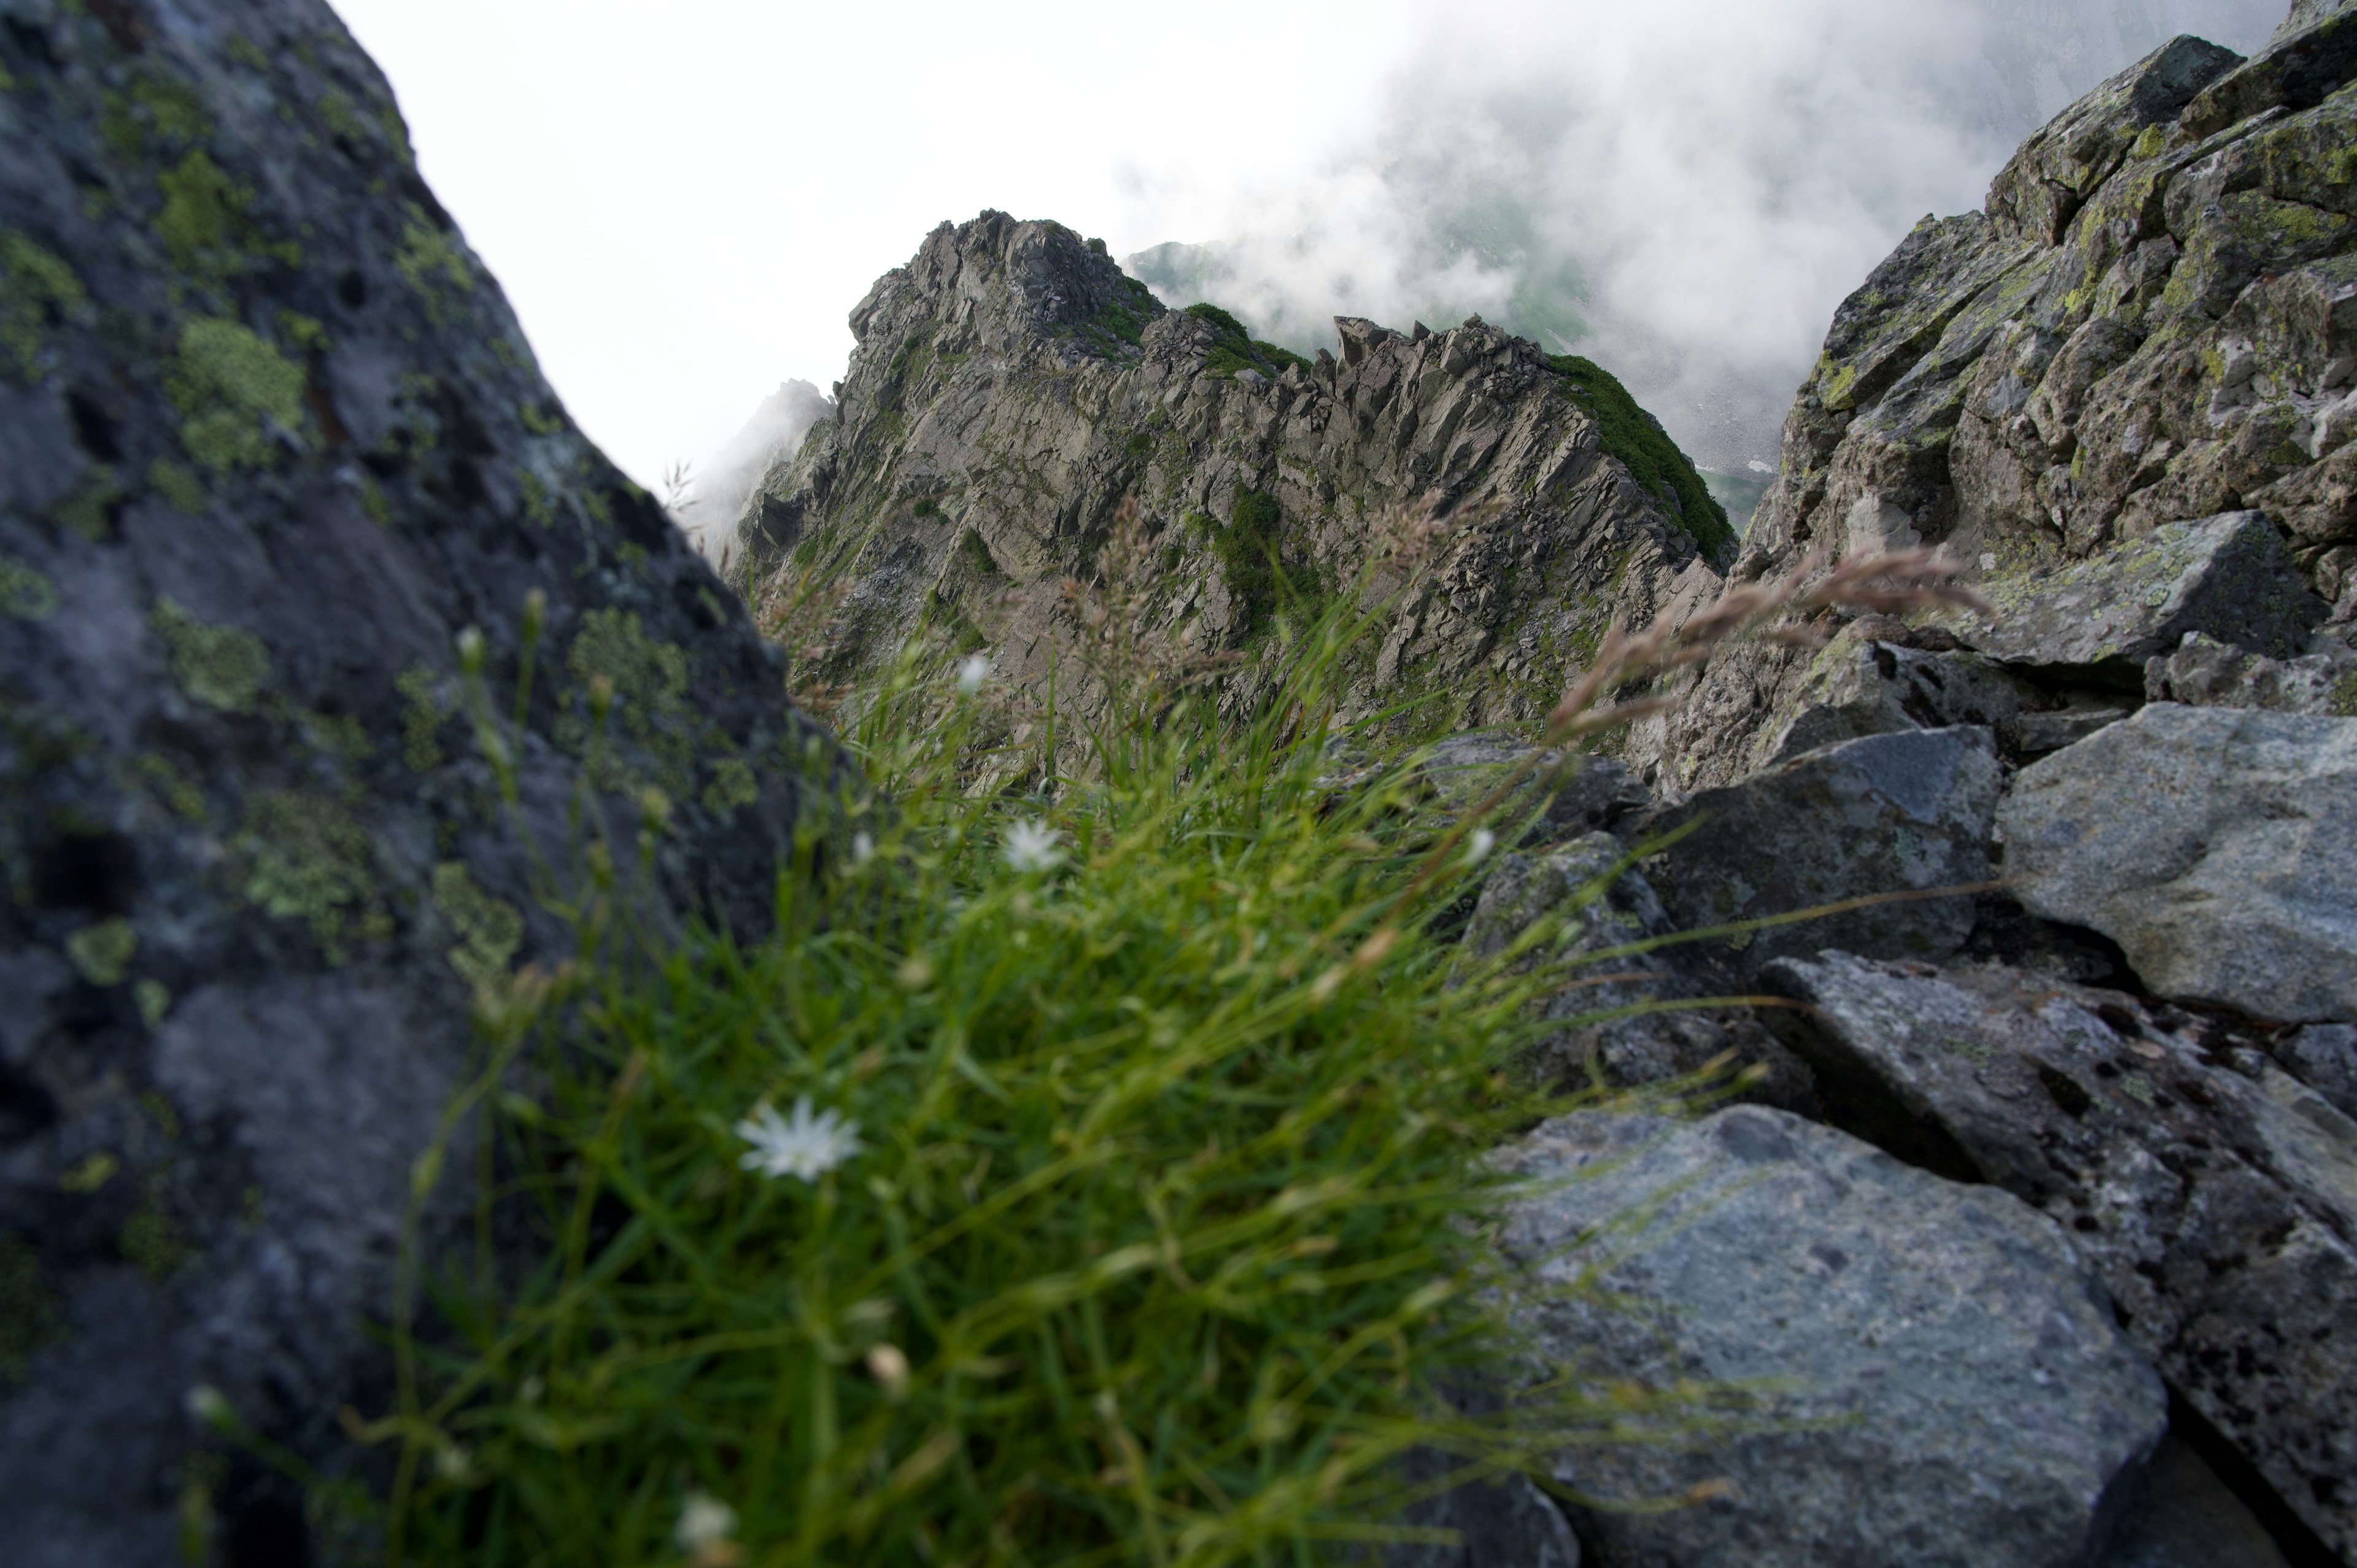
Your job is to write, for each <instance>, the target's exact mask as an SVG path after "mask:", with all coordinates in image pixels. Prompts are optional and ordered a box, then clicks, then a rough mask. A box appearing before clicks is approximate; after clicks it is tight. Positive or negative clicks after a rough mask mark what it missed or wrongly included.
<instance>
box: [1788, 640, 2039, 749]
mask: <svg viewBox="0 0 2357 1568" xmlns="http://www.w3.org/2000/svg"><path fill="white" fill-rule="evenodd" d="M1909 636H1910V628H1907V627H1905V626H1903V625H1900V624H1898V623H1896V622H1893V621H1891V620H1890V619H1889V618H1888V617H1882V616H1869V617H1866V618H1861V619H1859V620H1857V621H1855V622H1853V623H1851V624H1850V625H1849V626H1847V627H1845V628H1842V630H1841V631H1840V633H1839V634H1837V635H1836V636H1835V638H1834V639H1833V640H1832V641H1831V642H1830V643H1828V644H1826V645H1825V648H1824V650H1823V651H1822V652H1820V653H1819V654H1818V655H1817V657H1816V658H1815V659H1814V660H1812V661H1811V663H1810V665H1809V669H1808V672H1807V673H1806V674H1805V675H1804V676H1803V678H1802V680H1801V682H1800V686H1799V689H1798V690H1796V691H1795V692H1793V693H1792V694H1791V695H1790V696H1789V697H1787V698H1786V699H1785V701H1784V703H1783V704H1782V705H1781V712H1780V714H1778V716H1777V718H1776V719H1774V720H1773V721H1771V722H1770V725H1768V726H1767V727H1766V728H1765V729H1764V731H1763V732H1762V742H1761V748H1762V750H1763V752H1764V753H1765V755H1764V756H1763V757H1761V758H1760V760H1761V761H1762V762H1763V763H1777V762H1786V761H1790V760H1791V759H1792V758H1793V757H1799V756H1801V755H1802V754H1803V753H1804V752H1809V751H1813V750H1815V749H1816V748H1817V747H1819V746H1831V745H1833V744H1834V743H1835V742H1836V741H1844V740H1857V739H1859V738H1861V737H1863V736H1869V735H1891V734H1896V733H1898V732H1900V731H1901V730H1910V729H1945V728H1948V727H1950V726H1952V725H1983V726H1985V727H1986V728H1989V729H1993V730H1996V731H1997V733H1998V735H1999V737H2000V739H2002V738H2003V736H2005V734H2006V733H2007V730H2009V729H2010V727H2011V726H2012V725H2013V724H2014V723H2015V722H2016V720H2017V719H2018V717H2019V716H2020V715H2022V714H2027V713H2036V712H2039V711H2040V710H2043V709H2044V708H2046V707H2048V706H2049V705H2050V704H2049V702H2048V700H2047V698H2046V696H2045V694H2044V693H2041V692H2040V691H2038V690H2037V688H2035V687H2033V686H2031V685H2030V684H2029V682H2025V681H2023V680H2022V679H2021V678H2020V677H2018V676H2017V675H2015V674H2013V673H2011V672H2010V671H2007V670H2006V669H2005V668H2004V667H2003V666H2002V665H1999V664H1997V663H1996V661H1994V660H1988V659H1985V658H1983V657H1981V656H1980V655H1978V654H1975V653H1970V652H1963V651H1956V650H1945V649H1943V650H1924V649H1918V648H1910V647H1909V646H1907V643H1906V641H1905V640H1904V639H1906V638H1908V637H1909Z"/></svg>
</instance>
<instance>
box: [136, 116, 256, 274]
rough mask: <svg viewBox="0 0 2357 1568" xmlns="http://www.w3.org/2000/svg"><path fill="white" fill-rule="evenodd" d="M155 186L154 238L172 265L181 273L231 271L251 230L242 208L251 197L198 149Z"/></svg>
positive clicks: (158, 177)
mask: <svg viewBox="0 0 2357 1568" xmlns="http://www.w3.org/2000/svg"><path fill="white" fill-rule="evenodd" d="M156 188H158V189H159V190H161V191H162V192H163V193H164V205H163V207H162V209H159V210H158V211H157V212H156V238H157V239H160V240H162V241H163V242H164V249H165V250H166V251H167V252H169V253H170V255H171V258H172V264H173V265H174V266H176V267H178V268H179V270H180V271H182V272H184V273H201V274H215V275H218V274H227V273H230V272H233V271H235V270H236V267H237V255H236V252H237V251H238V250H239V249H240V248H241V245H242V241H243V240H244V238H245V236H246V234H247V232H248V231H249V230H250V229H251V227H252V225H251V224H250V223H249V222H248V221H247V219H246V208H247V206H248V204H249V203H251V202H252V201H253V191H252V190H250V189H248V188H245V187H244V186H242V185H239V184H238V183H237V182H236V181H234V180H232V179H231V178H230V177H229V176H228V175H226V174H224V173H223V172H222V171H221V166H220V165H219V164H216V163H215V162H213V160H212V159H211V158H210V156H207V155H206V153H205V151H204V149H203V148H201V147H199V148H198V149H197V150H196V151H194V152H191V153H190V154H188V156H186V157H184V158H182V159H181V160H180V161H179V163H178V166H175V167H172V168H169V169H167V170H165V171H164V172H163V173H162V174H160V175H158V176H156Z"/></svg>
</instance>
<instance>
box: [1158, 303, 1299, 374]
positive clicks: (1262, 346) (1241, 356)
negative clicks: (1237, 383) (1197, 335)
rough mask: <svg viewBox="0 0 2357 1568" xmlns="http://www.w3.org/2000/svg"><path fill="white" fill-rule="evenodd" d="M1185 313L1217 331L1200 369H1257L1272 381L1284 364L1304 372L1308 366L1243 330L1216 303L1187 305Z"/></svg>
mask: <svg viewBox="0 0 2357 1568" xmlns="http://www.w3.org/2000/svg"><path fill="white" fill-rule="evenodd" d="M1186 314H1188V315H1189V316H1191V317H1194V318H1195V319H1196V320H1198V321H1205V322H1209V323H1210V324H1211V328H1212V329H1213V330H1215V331H1216V332H1218V333H1219V338H1218V339H1217V340H1216V341H1214V342H1213V343H1212V345H1211V355H1210V357H1209V358H1207V359H1206V360H1204V361H1203V368H1204V369H1205V370H1206V371H1210V372H1211V374H1213V375H1215V376H1232V375H1235V374H1236V373H1237V372H1239V371H1259V372H1260V373H1261V374H1262V375H1265V376H1267V377H1269V378H1271V379H1272V380H1274V379H1275V377H1278V376H1281V375H1283V374H1285V371H1286V367H1287V366H1298V367H1299V368H1300V369H1302V370H1304V371H1307V370H1308V369H1309V361H1308V360H1305V359H1303V358H1302V357H1301V356H1300V355H1298V354H1297V353H1295V352H1294V351H1293V350H1292V349H1280V348H1278V347H1277V346H1276V345H1275V344H1274V343H1264V342H1262V341H1260V340H1259V339H1258V338H1254V336H1253V335H1252V334H1251V333H1249V332H1247V331H1245V330H1244V324H1243V322H1241V321H1238V320H1237V319H1236V318H1235V317H1232V316H1231V315H1229V314H1228V313H1227V312H1226V311H1224V310H1222V309H1221V308H1220V307H1219V306H1216V305H1212V304H1210V303H1209V302H1205V303H1203V304H1200V305H1190V306H1188V307H1187V311H1186Z"/></svg>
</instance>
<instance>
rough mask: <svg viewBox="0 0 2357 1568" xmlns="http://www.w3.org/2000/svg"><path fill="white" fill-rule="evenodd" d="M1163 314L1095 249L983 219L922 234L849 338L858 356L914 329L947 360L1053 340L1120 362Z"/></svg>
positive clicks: (1056, 234)
mask: <svg viewBox="0 0 2357 1568" xmlns="http://www.w3.org/2000/svg"><path fill="white" fill-rule="evenodd" d="M1163 314H1164V309H1163V306H1162V302H1161V301H1160V300H1157V299H1156V298H1155V297H1154V295H1153V292H1152V291H1151V290H1150V289H1148V288H1147V287H1146V285H1144V284H1142V283H1139V282H1138V281H1137V280H1136V279H1135V278H1133V277H1130V276H1129V275H1128V274H1125V273H1124V272H1123V271H1122V270H1121V264H1120V263H1117V262H1115V261H1114V259H1113V258H1112V257H1111V256H1110V255H1108V254H1107V253H1106V251H1105V243H1104V242H1103V241H1102V240H1083V239H1082V238H1081V236H1080V235H1078V234H1076V233H1074V232H1073V231H1071V230H1070V229H1067V228H1065V227H1064V226H1063V225H1062V224H1060V223H1055V222H1049V221H1045V220H1030V221H1025V220H1017V219H1014V218H1010V217H1008V216H1007V215H1006V213H1004V212H996V211H987V210H986V211H985V212H984V213H983V214H982V215H981V216H980V217H978V218H975V219H974V220H972V221H970V222H966V223H959V224H952V223H948V222H943V223H942V225H941V226H940V227H939V228H937V229H935V230H934V231H932V232H931V233H930V234H928V235H926V236H925V242H924V243H923V244H922V245H920V246H919V247H918V250H917V254H916V256H915V257H914V259H912V260H911V261H910V262H909V264H908V265H906V266H902V267H895V268H893V269H892V270H891V271H890V272H888V273H886V274H884V275H883V276H882V277H880V278H878V279H877V280H876V285H875V287H873V288H871V289H869V290H868V291H867V295H866V298H864V299H862V300H861V301H860V302H859V303H858V305H856V306H854V307H853V308H852V312H851V330H852V333H853V335H854V336H855V337H856V338H858V340H859V343H860V345H861V349H865V348H866V345H868V344H869V343H870V342H871V341H877V340H892V339H897V338H900V337H902V336H904V335H905V330H906V328H908V327H909V325H911V324H912V323H914V322H916V321H919V320H922V321H925V322H928V323H930V324H931V325H932V327H933V328H934V330H935V332H936V333H937V334H938V337H937V338H936V342H937V344H938V345H939V346H940V347H942V348H944V349H949V350H950V351H952V352H954V351H957V350H958V349H974V348H985V347H986V348H990V349H1000V350H1005V349H1011V348H1014V347H1016V346H1017V345H1018V344H1020V343H1023V342H1026V341H1029V340H1032V339H1039V338H1063V339H1065V340H1067V341H1069V342H1071V344H1072V345H1073V346H1074V348H1075V349H1086V350H1094V351H1096V352H1099V353H1105V354H1118V353H1119V352H1120V351H1121V349H1123V348H1125V347H1127V348H1131V349H1134V348H1135V345H1136V341H1137V336H1138V333H1139V331H1140V330H1141V329H1142V328H1144V327H1145V325H1146V323H1147V322H1149V321H1151V320H1153V319H1155V318H1156V317H1159V316H1161V315H1163ZM860 351H861V350H860V349H855V350H854V351H853V358H852V364H853V369H854V371H855V375H853V376H849V377H846V378H845V381H846V384H848V383H849V382H851V381H855V380H856V371H857V369H858V367H859V365H860V363H861V361H860V358H859V356H860Z"/></svg>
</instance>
